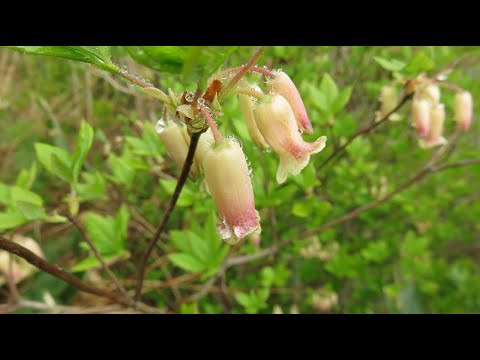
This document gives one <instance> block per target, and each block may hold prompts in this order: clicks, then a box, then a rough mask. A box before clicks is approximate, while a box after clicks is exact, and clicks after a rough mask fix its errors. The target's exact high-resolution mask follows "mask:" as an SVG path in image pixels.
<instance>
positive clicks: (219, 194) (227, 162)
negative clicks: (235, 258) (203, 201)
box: [203, 138, 260, 245]
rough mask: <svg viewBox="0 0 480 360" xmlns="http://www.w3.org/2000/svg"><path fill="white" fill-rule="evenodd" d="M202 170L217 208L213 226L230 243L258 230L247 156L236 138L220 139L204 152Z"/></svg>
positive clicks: (257, 217)
mask: <svg viewBox="0 0 480 360" xmlns="http://www.w3.org/2000/svg"><path fill="white" fill-rule="evenodd" d="M203 170H204V172H205V180H206V183H207V186H208V191H209V192H210V194H211V195H212V197H213V200H214V201H215V204H216V205H217V209H218V216H219V222H218V225H217V230H218V232H219V233H220V235H221V236H222V238H223V239H224V240H225V241H227V242H228V243H229V244H231V245H234V244H236V243H238V242H239V241H240V239H242V238H244V237H245V236H247V235H249V234H251V233H253V232H254V231H257V232H258V231H260V222H259V215H258V212H257V211H256V210H255V201H254V197H253V186H252V181H251V179H250V171H249V169H248V165H247V159H246V158H245V155H244V154H243V151H242V148H241V147H240V144H239V143H238V141H237V140H235V139H233V138H226V139H223V140H222V141H221V142H220V143H217V144H214V145H213V146H212V148H211V149H210V150H209V151H207V152H206V153H205V157H204V160H203Z"/></svg>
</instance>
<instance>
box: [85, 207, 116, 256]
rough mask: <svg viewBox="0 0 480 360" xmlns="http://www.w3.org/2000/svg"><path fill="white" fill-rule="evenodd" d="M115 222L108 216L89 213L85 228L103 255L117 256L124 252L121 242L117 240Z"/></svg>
mask: <svg viewBox="0 0 480 360" xmlns="http://www.w3.org/2000/svg"><path fill="white" fill-rule="evenodd" d="M115 225H116V224H115V221H114V219H113V218H111V217H109V216H107V217H103V216H101V215H98V214H95V213H88V214H87V216H86V217H85V228H86V231H87V233H88V235H89V236H90V238H91V239H92V242H93V244H94V245H95V247H96V248H97V250H98V251H99V252H100V254H102V255H111V254H116V253H118V252H120V251H121V250H123V247H122V246H121V240H120V241H119V239H118V238H117V233H116V227H115Z"/></svg>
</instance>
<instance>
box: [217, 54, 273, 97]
mask: <svg viewBox="0 0 480 360" xmlns="http://www.w3.org/2000/svg"><path fill="white" fill-rule="evenodd" d="M263 51H264V49H263V46H260V47H259V48H258V49H257V51H255V53H254V54H253V55H252V57H251V58H250V60H248V62H247V63H246V64H245V65H244V66H243V67H242V69H241V70H240V71H239V72H238V73H237V74H236V75H235V76H234V77H233V79H232V80H230V81H229V82H228V84H227V85H226V86H225V87H224V88H223V89H222V90H221V91H220V95H221V96H223V95H226V94H228V92H229V91H230V90H231V89H232V88H233V87H234V86H235V85H236V84H237V83H238V82H239V81H240V80H241V79H242V77H243V76H244V75H245V74H246V73H247V72H248V71H250V70H251V69H252V67H254V66H255V63H256V62H257V60H258V58H259V57H260V55H262V54H263Z"/></svg>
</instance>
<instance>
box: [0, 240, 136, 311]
mask: <svg viewBox="0 0 480 360" xmlns="http://www.w3.org/2000/svg"><path fill="white" fill-rule="evenodd" d="M0 249H2V250H5V251H8V252H9V253H11V254H14V255H17V256H19V257H21V258H22V259H24V260H26V261H27V262H28V263H30V264H32V265H33V266H35V267H37V268H39V269H40V270H43V271H45V272H47V273H49V274H51V275H53V276H55V277H57V278H59V279H62V280H64V281H66V282H67V283H69V284H70V285H72V286H74V287H76V288H77V289H78V290H80V291H83V292H86V293H89V294H92V295H97V296H101V297H104V298H107V299H110V300H112V301H114V302H117V303H120V304H123V305H128V303H127V301H126V300H125V299H124V298H123V297H121V296H119V295H117V294H115V293H113V292H110V291H105V290H102V289H99V288H97V287H95V286H92V285H89V284H86V283H84V282H83V281H81V280H80V279H79V278H77V277H75V276H73V275H72V274H70V273H68V272H66V271H65V270H63V269H62V268H61V267H60V266H58V265H53V264H50V263H49V262H47V261H45V260H43V259H42V258H41V257H39V256H38V255H36V254H35V253H33V252H31V251H30V250H28V249H27V248H25V247H23V246H21V245H19V244H17V243H15V242H13V241H10V240H8V239H7V238H5V237H3V236H0Z"/></svg>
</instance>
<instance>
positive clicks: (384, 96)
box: [379, 86, 398, 118]
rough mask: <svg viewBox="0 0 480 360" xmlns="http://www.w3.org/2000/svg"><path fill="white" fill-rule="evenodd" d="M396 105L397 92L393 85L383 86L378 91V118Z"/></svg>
mask: <svg viewBox="0 0 480 360" xmlns="http://www.w3.org/2000/svg"><path fill="white" fill-rule="evenodd" d="M397 105H398V92H397V89H396V87H395V86H384V87H383V88H382V91H381V93H380V114H379V115H380V118H383V117H384V116H385V115H387V114H388V113H390V111H392V110H393V109H395V108H396V107H397Z"/></svg>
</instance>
